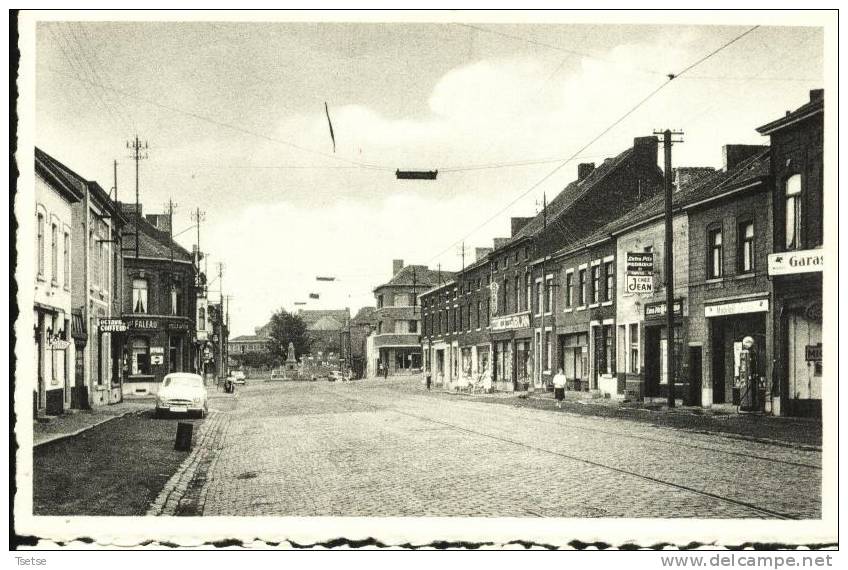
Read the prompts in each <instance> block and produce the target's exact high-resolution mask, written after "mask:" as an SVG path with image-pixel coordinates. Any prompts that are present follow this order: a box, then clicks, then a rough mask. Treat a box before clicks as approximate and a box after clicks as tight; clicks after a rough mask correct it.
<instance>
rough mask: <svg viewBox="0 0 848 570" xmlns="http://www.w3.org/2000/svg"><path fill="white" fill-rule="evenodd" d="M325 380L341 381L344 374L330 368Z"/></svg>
mask: <svg viewBox="0 0 848 570" xmlns="http://www.w3.org/2000/svg"><path fill="white" fill-rule="evenodd" d="M327 380H329V381H330V382H337V381H338V382H342V381H343V380H344V375H343V374H342V373H341V372H340V371H338V370H332V371H331V372H330V376H329V377H328V378H327Z"/></svg>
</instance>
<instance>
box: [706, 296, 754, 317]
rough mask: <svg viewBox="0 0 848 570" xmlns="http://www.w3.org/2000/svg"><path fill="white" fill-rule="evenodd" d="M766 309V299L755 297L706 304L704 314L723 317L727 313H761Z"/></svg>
mask: <svg viewBox="0 0 848 570" xmlns="http://www.w3.org/2000/svg"><path fill="white" fill-rule="evenodd" d="M768 310H769V302H768V299H755V300H753V301H739V302H737V303H725V304H723V305H707V306H705V307H704V316H705V317H724V316H727V315H741V314H743V313H762V312H764V311H768Z"/></svg>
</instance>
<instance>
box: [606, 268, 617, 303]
mask: <svg viewBox="0 0 848 570" xmlns="http://www.w3.org/2000/svg"><path fill="white" fill-rule="evenodd" d="M604 277H605V278H606V288H605V293H604V301H612V299H613V291H615V269H614V268H613V263H612V261H607V262H606V263H605V264H604Z"/></svg>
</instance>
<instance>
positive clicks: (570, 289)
mask: <svg viewBox="0 0 848 570" xmlns="http://www.w3.org/2000/svg"><path fill="white" fill-rule="evenodd" d="M573 295H574V273H573V272H568V273H566V274H565V306H566V308H569V309H570V308H571V303H572V300H573V299H572V298H573Z"/></svg>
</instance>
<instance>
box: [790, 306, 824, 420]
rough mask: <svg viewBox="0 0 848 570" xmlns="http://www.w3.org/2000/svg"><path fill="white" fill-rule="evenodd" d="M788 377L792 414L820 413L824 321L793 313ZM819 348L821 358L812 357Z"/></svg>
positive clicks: (807, 414) (791, 314) (791, 317)
mask: <svg viewBox="0 0 848 570" xmlns="http://www.w3.org/2000/svg"><path fill="white" fill-rule="evenodd" d="M786 332H787V337H788V339H787V340H788V351H787V363H786V365H787V376H788V380H789V394H788V396H789V413H790V414H792V415H804V416H814V415H820V414H821V389H822V386H821V384H822V361H821V359H820V353H821V340H822V338H821V322H820V321H814V320H810V319H808V318H806V316H804V315H803V314H800V313H790V314H789V318H788V322H787V327H786ZM816 347H817V349H818V353H819V357H818V358H816V357H815V355H814V354H813V353H814V352H815V349H816Z"/></svg>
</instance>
